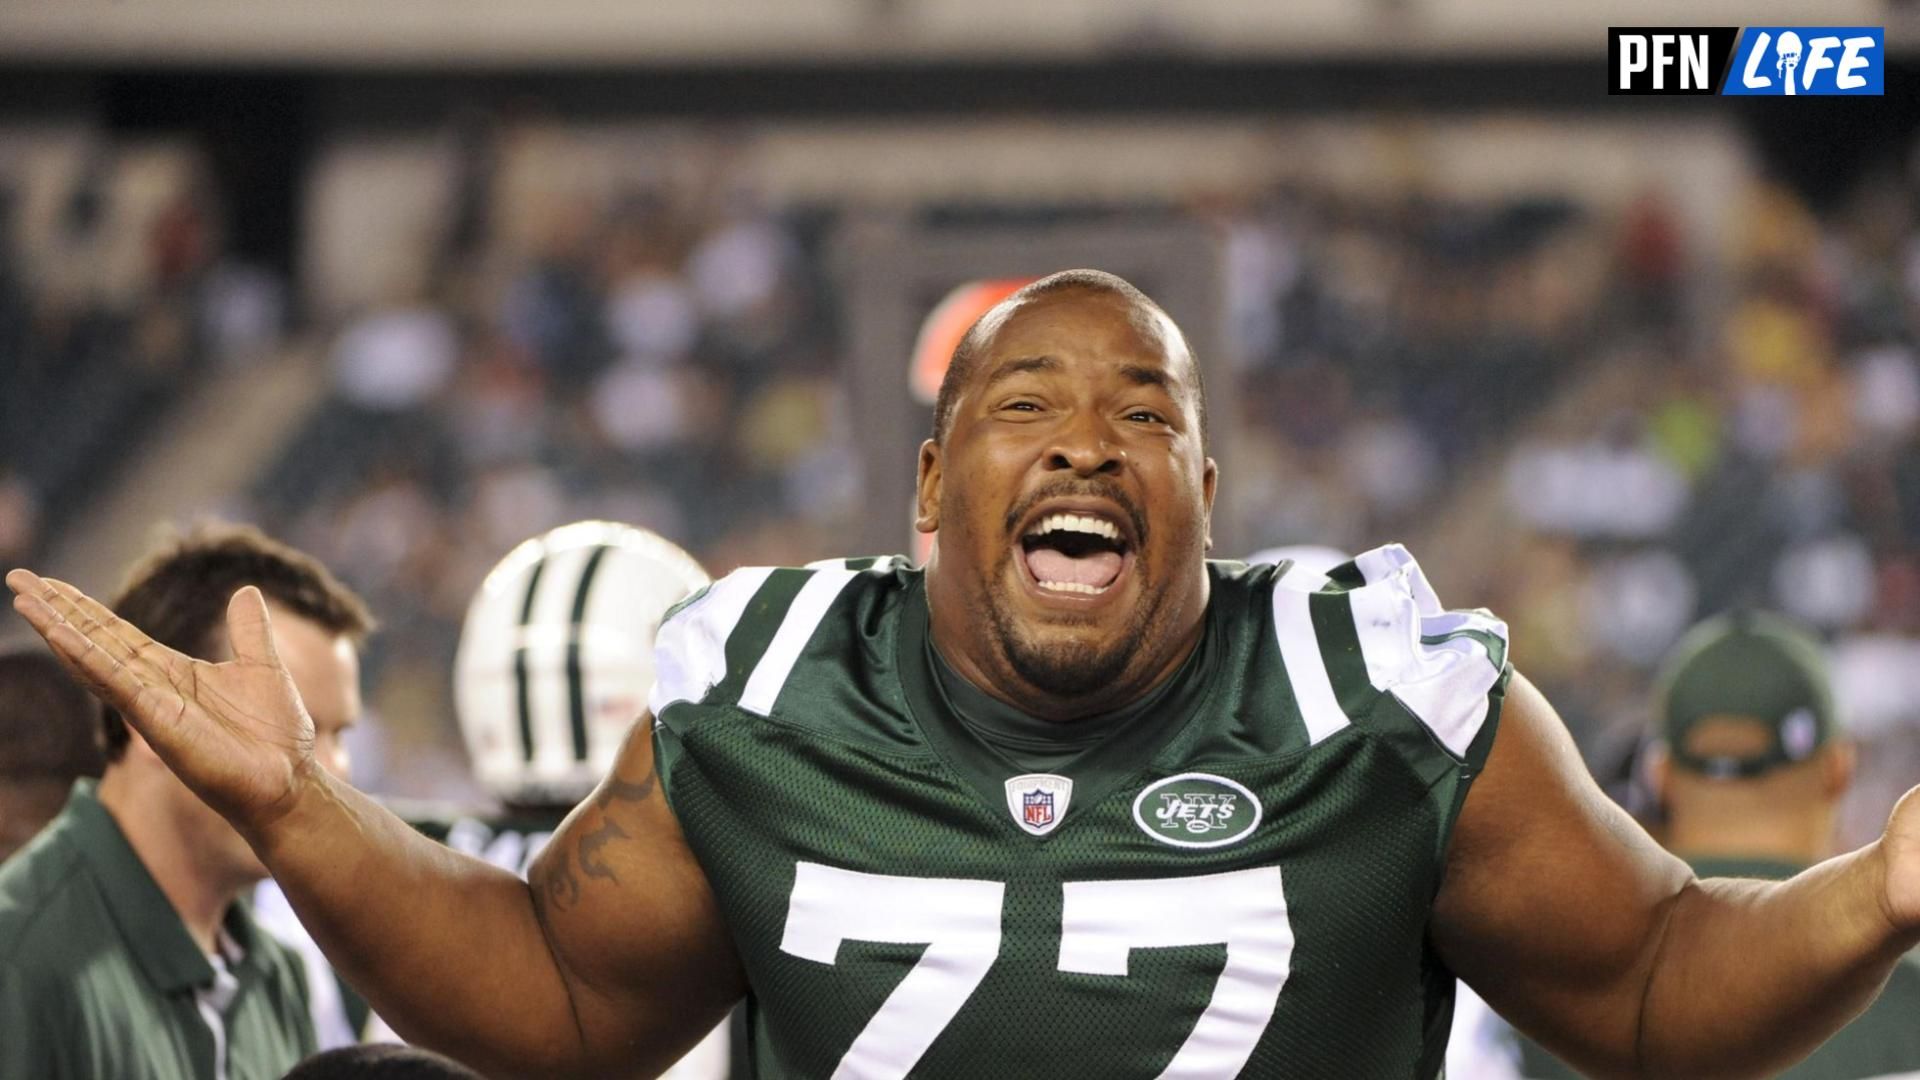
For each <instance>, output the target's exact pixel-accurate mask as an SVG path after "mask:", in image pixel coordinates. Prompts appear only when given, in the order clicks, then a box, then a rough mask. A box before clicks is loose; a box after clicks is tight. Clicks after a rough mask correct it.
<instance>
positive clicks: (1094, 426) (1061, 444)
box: [1047, 421, 1127, 476]
mask: <svg viewBox="0 0 1920 1080" xmlns="http://www.w3.org/2000/svg"><path fill="white" fill-rule="evenodd" d="M1126 461H1127V452H1126V451H1125V450H1121V449H1119V448H1118V447H1116V446H1114V445H1113V444H1112V443H1110V442H1108V441H1107V439H1106V435H1105V433H1104V432H1102V431H1101V430H1100V426H1099V424H1098V423H1096V422H1086V421H1083V422H1080V423H1076V424H1071V425H1069V426H1068V427H1067V428H1066V429H1064V430H1062V431H1061V432H1060V436H1059V438H1058V439H1056V440H1055V441H1054V444H1053V445H1052V446H1050V447H1048V448H1047V469H1048V470H1049V471H1064V472H1072V473H1074V474H1075V475H1078V476H1101V475H1105V476H1114V475H1117V474H1118V473H1119V472H1120V470H1121V469H1122V468H1124V467H1125V466H1126Z"/></svg>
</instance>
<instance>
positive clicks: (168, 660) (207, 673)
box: [7, 571, 313, 821]
mask: <svg viewBox="0 0 1920 1080" xmlns="http://www.w3.org/2000/svg"><path fill="white" fill-rule="evenodd" d="M7 584H8V586H9V587H11V588H13V590H14V591H15V592H16V593H18V594H19V596H18V597H17V598H16V599H15V600H14V607H15V608H16V609H18V610H19V611H20V613H21V614H22V615H25V616H26V618H27V621H28V622H30V623H32V624H33V628H34V629H35V630H37V631H39V632H40V635H41V636H42V637H44V638H46V639H47V644H48V645H50V646H51V647H52V648H53V651H54V652H55V654H56V655H58V656H59V657H60V659H61V660H62V661H64V662H65V663H66V665H67V667H68V668H69V669H70V670H72V671H73V672H74V673H75V674H76V675H77V676H79V677H80V679H81V680H82V681H84V682H85V683H86V684H87V685H88V687H89V688H90V689H92V690H93V692H94V693H95V694H96V695H98V696H99V697H100V699H101V700H102V701H104V702H106V703H107V704H109V705H111V706H113V707H114V708H115V709H118V710H119V711H120V713H121V715H122V716H125V717H126V718H127V721H128V723H130V724H131V725H132V726H133V727H134V728H135V729H136V730H138V731H139V732H140V734H141V735H142V736H143V737H144V738H145V739H146V740H147V743H148V744H149V745H151V746H152V747H153V749H154V751H155V752H156V753H158V754H159V755H160V757H161V758H162V759H163V760H165V761H166V762H167V764H168V765H169V766H171V767H172V768H173V770H174V772H175V773H177V774H178V775H179V776H180V778H181V779H182V780H184V781H185V782H186V783H187V786H189V787H191V788H193V790H194V791H195V792H196V793H197V794H198V795H199V796H200V797H201V798H203V799H205V800H206V801H207V802H208V804H209V805H211V806H213V807H214V808H215V809H216V810H219V811H221V812H222V813H223V814H226V815H227V816H228V817H229V818H233V819H235V820H236V821H240V820H251V819H257V818H258V817H260V816H262V815H269V814H271V813H272V812H273V810H274V808H275V807H276V806H277V805H279V804H281V803H282V802H283V800H285V799H286V797H287V796H288V795H289V794H290V792H291V790H292V787H293V784H294V782H295V780H296V779H297V777H298V776H299V774H300V772H301V771H302V770H303V769H304V768H305V767H306V765H307V764H308V763H310V762H311V760H312V747H313V721H312V719H311V718H309V717H308V716H307V711H306V708H305V706H303V705H302V704H301V702H300V695H299V693H298V692H297V691H296V690H295V689H294V686H293V680H292V678H290V677H289V676H288V675H287V671H286V668H285V667H284V666H282V665H281V663H280V661H279V657H278V656H277V655H276V654H275V652H274V649H273V638H272V630H271V628H270V626H269V625H268V621H267V612H266V605H265V602H264V601H263V600H261V598H260V594H259V592H258V590H252V589H248V590H242V591H241V593H239V594H238V595H236V596H235V597H234V599H233V602H232V603H231V604H230V605H229V606H228V610H227V625H228V636H229V639H230V640H231V642H232V644H233V652H234V659H232V660H229V661H226V662H224V663H218V664H214V663H207V662H206V661H202V660H195V659H193V658H191V657H188V656H185V655H183V654H181V653H179V652H176V651H174V650H173V649H169V648H167V647H166V646H164V645H161V644H159V643H158V642H156V641H154V640H153V639H151V638H149V637H148V636H147V635H146V634H144V633H142V632H141V631H140V630H139V628H137V627H135V626H133V625H132V624H131V623H128V622H126V621H125V620H122V619H120V618H119V617H118V616H115V615H114V614H113V613H112V612H110V611H108V610H107V609H106V607H104V606H103V605H101V604H100V603H99V602H98V601H96V600H93V599H92V598H91V597H88V596H87V595H86V594H84V593H82V592H80V591H79V590H78V589H75V588H73V587H72V586H70V585H66V584H63V583H60V582H53V581H47V580H44V579H41V578H38V577H35V576H34V575H32V574H29V573H26V572H25V571H15V572H14V573H13V574H9V575H8V576H7Z"/></svg>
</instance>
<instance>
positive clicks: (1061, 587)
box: [1040, 581, 1113, 596]
mask: <svg viewBox="0 0 1920 1080" xmlns="http://www.w3.org/2000/svg"><path fill="white" fill-rule="evenodd" d="M1040 587H1041V588H1043V589H1047V590H1050V591H1052V592H1071V593H1085V594H1086V595H1088V596H1099V595H1100V594H1101V593H1103V592H1106V591H1107V590H1108V589H1110V588H1112V587H1113V586H1111V585H1102V586H1100V587H1099V588H1095V587H1093V586H1092V585H1082V584H1080V583H1079V582H1077V581H1042V582H1040Z"/></svg>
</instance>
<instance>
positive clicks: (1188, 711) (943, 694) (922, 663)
mask: <svg viewBox="0 0 1920 1080" xmlns="http://www.w3.org/2000/svg"><path fill="white" fill-rule="evenodd" d="M1215 607H1216V605H1213V604H1209V605H1208V607H1207V625H1206V628H1205V630H1204V632H1203V633H1202V634H1201V637H1200V644H1199V645H1198V646H1196V647H1195V648H1194V650H1193V652H1192V654H1190V655H1189V656H1188V657H1187V659H1186V662H1185V663H1183V664H1182V665H1181V666H1180V669H1179V670H1178V671H1176V672H1174V674H1173V675H1172V676H1170V677H1169V678H1168V679H1167V681H1166V682H1164V683H1162V684H1161V685H1160V686H1159V687H1158V688H1157V689H1155V690H1154V691H1153V692H1152V693H1151V694H1149V695H1148V696H1147V697H1146V698H1144V699H1142V701H1141V702H1139V703H1136V704H1135V705H1129V706H1126V707H1124V708H1122V709H1120V710H1117V711H1116V713H1113V714H1108V715H1107V716H1106V717H1094V718H1092V719H1093V721H1094V722H1096V723H1103V724H1108V723H1110V724H1112V727H1111V730H1110V731H1109V732H1108V733H1107V735H1106V737H1105V738H1103V739H1100V740H1098V741H1095V742H1093V743H1092V744H1091V745H1089V746H1088V747H1087V748H1086V749H1084V750H1082V751H1081V752H1080V753H1079V754H1078V755H1076V756H1075V757H1073V758H1072V759H1071V760H1069V761H1066V762H1064V763H1063V764H1061V765H1059V766H1058V767H1057V768H1054V769H1050V770H1048V771H1050V772H1054V773H1058V774H1060V775H1063V776H1066V777H1068V778H1070V779H1072V780H1073V783H1074V798H1073V808H1072V810H1070V811H1069V816H1068V819H1066V820H1063V821H1062V822H1061V823H1060V829H1066V828H1071V827H1072V826H1073V821H1074V819H1076V818H1078V817H1081V816H1084V815H1086V814H1087V813H1088V812H1090V811H1091V810H1093V808H1094V807H1095V806H1096V805H1098V804H1099V802H1100V801H1101V800H1102V799H1103V798H1105V797H1106V796H1107V795H1109V794H1111V793H1112V792H1113V791H1114V790H1115V789H1117V788H1120V787H1122V786H1125V785H1127V784H1128V782H1129V781H1133V780H1135V779H1137V778H1138V777H1140V776H1142V775H1143V774H1144V773H1145V772H1147V770H1148V767H1149V766H1150V764H1151V763H1152V761H1153V759H1154V757H1155V756H1156V755H1158V754H1159V752H1160V751H1161V749H1162V748H1164V747H1165V746H1166V745H1167V743H1168V742H1170V741H1172V739H1173V737H1174V736H1175V735H1177V734H1179V733H1180V731H1181V730H1182V729H1183V728H1185V727H1186V725H1187V723H1188V722H1189V721H1190V720H1191V719H1192V718H1193V716H1194V715H1195V714H1196V713H1197V712H1198V711H1199V708H1200V706H1201V705H1202V704H1203V703H1204V701H1205V699H1206V697H1207V696H1208V693H1209V691H1210V690H1211V688H1212V687H1213V686H1214V684H1215V682H1216V679H1215V677H1214V676H1215V673H1216V669H1217V667H1218V657H1219V654H1220V652H1221V650H1220V649H1219V648H1218V646H1217V643H1216V642H1215V640H1214V639H1215V637H1216V635H1217V634H1218V633H1219V628H1218V627H1217V626H1215V625H1214V624H1215V616H1214V611H1215ZM929 626H930V619H929V615H928V610H927V597H926V582H925V577H924V575H915V577H914V579H913V581H912V583H911V584H910V585H909V587H908V589H907V595H906V596H905V598H904V601H903V605H902V611H901V622H900V635H899V637H898V639H897V640H896V642H895V649H896V650H897V656H896V658H895V663H896V665H897V667H896V670H898V671H899V672H900V684H901V689H902V690H903V691H904V692H905V695H906V700H907V705H908V711H909V712H910V713H911V714H912V718H913V722H914V725H915V726H916V727H918V728H919V729H920V733H921V735H922V737H924V738H925V739H926V741H927V744H928V745H929V746H931V747H932V748H933V751H934V753H935V754H937V755H938V756H939V757H940V759H941V760H942V761H943V762H944V763H945V764H946V765H947V767H948V768H950V769H952V770H953V771H954V773H956V774H957V775H958V776H959V777H960V778H961V779H962V780H963V781H965V783H966V786H968V787H969V788H972V789H973V792H974V794H975V795H976V796H978V797H979V798H980V799H981V800H982V801H983V802H985V803H986V804H987V805H988V806H990V807H992V808H993V813H994V816H995V817H996V818H997V819H998V820H1000V821H1001V822H1002V823H1003V824H1004V825H1005V826H1006V827H1007V828H1008V829H1009V830H1012V831H1014V832H1020V829H1019V826H1017V825H1016V824H1015V823H1014V822H1013V820H1012V818H1011V816H1010V815H1009V814H1008V813H1007V810H1006V788H1005V783H1006V781H1007V779H1008V778H1009V777H1012V776H1015V775H1018V774H1020V773H1025V772H1028V771H1030V770H1028V769H1025V768H1023V767H1021V766H1020V765H1019V764H1018V763H1016V762H1013V761H1011V760H1009V759H1008V758H1007V757H1006V756H1005V755H1004V754H1003V753H1002V752H1000V751H998V750H996V749H995V748H994V747H992V746H990V745H988V744H987V743H985V742H982V741H981V740H980V739H979V737H978V736H976V735H975V734H974V733H973V732H972V731H970V730H968V725H967V722H966V721H965V720H963V719H961V716H960V709H961V708H964V707H967V706H968V705H970V704H971V705H975V706H977V702H975V701H974V700H973V698H972V696H971V695H965V694H964V692H963V697H965V698H966V700H965V701H963V702H961V703H960V704H959V705H958V706H956V703H955V701H954V700H953V698H952V697H950V696H949V695H948V693H947V691H946V688H945V687H943V686H942V685H941V682H942V680H941V679H940V677H939V675H938V674H937V673H936V671H935V668H934V665H936V664H939V663H941V662H942V661H941V660H940V659H939V657H938V655H937V654H936V653H935V652H934V649H933V639H932V633H931V631H930V629H929ZM954 678H956V679H957V678H958V676H957V675H956V676H954ZM968 689H972V690H973V693H974V694H978V695H979V697H981V698H986V699H987V700H993V701H994V703H995V705H997V706H998V707H999V708H1000V709H1002V710H1006V711H1008V712H1012V711H1013V710H1012V709H1011V707H1010V706H1007V705H1006V704H1005V703H1003V702H998V701H997V700H995V699H991V698H989V697H988V695H986V694H985V693H984V692H983V691H979V690H977V689H974V688H971V687H969V688H968ZM975 718H976V720H979V719H983V718H981V717H979V716H978V715H977V714H976V717H975ZM1001 719H1002V720H1004V719H1007V718H1006V717H1004V716H1003V717H1001ZM1023 719H1024V720H1025V721H1027V723H1026V724H1023V725H1021V727H1022V729H1023V730H1025V731H1028V732H1032V731H1034V730H1038V728H1037V725H1040V724H1043V723H1045V721H1041V720H1038V719H1037V718H1034V717H1023ZM1060 829H1055V830H1053V831H1052V832H1050V833H1047V834H1046V835H1045V836H1042V837H1038V838H1037V839H1040V840H1045V839H1047V838H1048V837H1051V836H1055V835H1058V833H1059V832H1060ZM1021 835H1026V834H1025V833H1021Z"/></svg>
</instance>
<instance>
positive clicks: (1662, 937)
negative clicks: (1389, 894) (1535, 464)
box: [1434, 677, 1920, 1078]
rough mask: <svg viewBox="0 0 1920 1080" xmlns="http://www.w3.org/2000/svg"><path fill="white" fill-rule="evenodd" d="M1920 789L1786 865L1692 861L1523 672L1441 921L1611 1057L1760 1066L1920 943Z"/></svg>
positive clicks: (1627, 1063)
mask: <svg viewBox="0 0 1920 1080" xmlns="http://www.w3.org/2000/svg"><path fill="white" fill-rule="evenodd" d="M1917 816H1920V799H1916V798H1915V797H1914V796H1912V795H1909V796H1908V798H1907V799H1906V800H1904V801H1903V803H1902V806H1901V808H1900V809H1899V810H1897V811H1896V812H1895V816H1894V822H1893V824H1892V825H1890V826H1889V829H1888V835H1887V837H1886V838H1884V839H1883V840H1881V841H1880V842H1878V843H1876V844H1874V845H1872V846H1870V847H1868V848H1865V849H1862V850H1861V851H1858V852H1855V853H1853V854H1851V855H1846V856H1842V857H1840V858H1838V859H1833V860H1830V861H1828V862H1826V863H1823V864H1821V865H1820V866H1817V867H1814V868H1813V869H1811V870H1808V871H1807V872H1806V873H1804V874H1801V875H1800V876H1799V877H1796V878H1794V879H1793V880H1792V881H1788V882H1779V883H1760V882H1742V881H1728V880H1712V881H1704V882H1703V881H1699V880H1696V879H1695V878H1694V877H1693V875H1692V873H1691V872H1690V871H1689V870H1688V869H1687V867H1686V866H1685V864H1683V863H1681V862H1680V861H1679V860H1678V859H1676V858H1674V857H1673V856H1671V855H1669V854H1667V853H1666V852H1664V851H1662V850H1661V849H1660V848H1659V846H1658V845H1656V844H1655V843H1654V842H1653V840H1652V839H1651V838H1650V837H1648V836H1647V835H1646V833H1645V832H1644V831H1643V830H1642V829H1641V828H1640V827H1639V826H1638V825H1637V824H1636V823H1635V822H1634V821H1633V820H1632V819H1631V818H1629V817H1628V816H1627V814H1626V813H1625V811H1623V810H1621V809H1620V808H1619V807H1617V806H1615V805H1614V804H1613V803H1612V802H1611V801H1609V800H1608V799H1607V798H1606V797H1605V796H1604V795H1603V794H1602V793H1601V792H1600V790H1599V788H1598V787H1597V786H1596V785H1595V784H1594V783H1593V780H1592V778H1591V777H1590V776H1589V775H1588V773H1587V771H1586V768H1585V766H1584V765H1583V764H1582V763H1581V761H1580V758H1579V755H1578V753H1577V752H1576V750H1575V749H1574V746H1573V741H1572V740H1571V739H1570V738H1569V737H1568V736H1567V733H1566V729H1565V726H1564V725H1563V724H1562V723H1561V721H1560V719H1559V717H1558V716H1556V715H1555V714H1554V712H1553V709H1552V707H1551V706H1550V705H1548V704H1547V702H1546V699H1545V698H1543V697H1542V696H1541V695H1540V693H1539V691H1538V690H1536V689H1534V687H1533V686H1532V685H1531V684H1529V683H1527V682H1526V681H1525V680H1524V679H1521V678H1519V677H1515V679H1514V680H1513V684H1512V686H1511V688H1510V690H1509V692H1508V694H1507V702H1506V706H1505V709H1504V710H1503V716H1502V720H1501V728H1500V733H1499V735H1498V736H1497V738H1496V740H1495V743H1494V748H1493V754H1492V757H1491V758H1490V759H1489V760H1488V763H1487V768H1486V771H1485V773H1484V774H1483V775H1482V776H1481V777H1480V779H1479V780H1477V781H1476V782H1475V784H1474V787H1473V790H1472V792H1471V793H1470V794H1469V795H1468V797H1467V803H1466V807H1465V809H1464V810H1463V811H1462V814H1461V818H1460V822H1459V824H1458V826H1457V827H1456V830H1455V834H1454V838H1453V844H1452V847H1451V849H1450V850H1449V852H1448V858H1447V877H1446V881H1445V884H1444V885H1443V886H1442V888H1441V892H1440V898H1439V901H1438V903H1437V906H1436V909H1435V918H1434V940H1435V944H1436V945H1437V947H1438V948H1439V949H1440V952H1441V954H1442V955H1443V956H1444V957H1445V958H1446V960H1447V962H1448V964H1449V965H1451V966H1452V967H1453V969H1454V970H1455V971H1456V972H1457V973H1459V975H1460V976H1461V977H1462V978H1464V979H1466V980H1467V982H1468V983H1469V984H1470V985H1472V986H1473V987H1474V989H1475V990H1477V991H1479V992H1480V994H1481V996H1483V997H1485V998H1486V999H1487V1001H1488V1002H1489V1003H1490V1004H1491V1005H1493V1007H1494V1008H1495V1009H1496V1010H1498V1011H1499V1012H1500V1013H1501V1014H1502V1015H1504V1016H1506V1017H1507V1018H1508V1019H1510V1020H1512V1021H1513V1022H1514V1023H1515V1024H1516V1025H1518V1026H1519V1027H1520V1028H1521V1029H1522V1030H1524V1031H1526V1032H1527V1033H1528V1034H1530V1035H1532V1036H1534V1037H1535V1038H1537V1039H1539V1040H1540V1042H1541V1043H1542V1044H1543V1045H1545V1046H1547V1047H1548V1048H1549V1049H1551V1050H1553V1051H1554V1052H1555V1053H1557V1054H1559V1055H1561V1056H1562V1057H1564V1058H1566V1059H1567V1060H1568V1061H1570V1062H1572V1063H1573V1064H1575V1065H1577V1066H1579V1067H1580V1068H1582V1069H1583V1070H1587V1071H1591V1072H1593V1073H1595V1074H1598V1075H1602V1076H1660V1077H1671V1076H1685V1077H1701V1078H1705V1077H1719V1076H1763V1075H1771V1074H1772V1073H1774V1072H1777V1071H1778V1070H1779V1069H1781V1068H1784V1067H1785V1066H1786V1065H1788V1064H1790V1063H1791V1062H1793V1061H1796V1060H1798V1059H1799V1058H1801V1057H1803V1056H1805V1055H1806V1054H1807V1053H1809V1052H1811V1051H1812V1050H1813V1049H1814V1048H1815V1047H1816V1046H1818V1045H1819V1044H1820V1043H1821V1042H1822V1041H1824V1040H1825V1039H1826V1038H1827V1037H1828V1036H1829V1035H1831V1034H1832V1033H1833V1032H1834V1031H1836V1030H1838V1029H1839V1028H1840V1027H1841V1026H1842V1025H1844V1024H1845V1023H1846V1022H1847V1021H1848V1020H1849V1019H1851V1018H1852V1017H1853V1016H1854V1015H1856V1014H1857V1013H1858V1012H1859V1011H1860V1010H1861V1009H1863V1008H1865V1007H1866V1005H1867V1004H1868V1003H1869V1002H1870V1001H1871V1000H1872V999H1873V996H1874V995H1875V994H1876V993H1878V992H1879V988H1880V986H1881V984H1882V983H1884V982H1885V980H1886V978H1887V975H1888V974H1889V973H1890V972H1891V971H1892V969H1893V965H1894V963H1895V962H1896V961H1897V960H1898V958H1899V957H1900V955H1901V953H1903V952H1904V951H1905V950H1906V949H1909V948H1912V947H1913V946H1914V945H1915V944H1916V943H1920V889H1916V888H1915V886H1916V885H1920V876H1916V871H1915V869H1914V867H1915V866H1916V865H1920V859H1917V858H1916V857H1917V856H1920V845H1916V844H1915V843H1914V836H1915V833H1916V827H1915V823H1914V822H1915V818H1916V817H1917Z"/></svg>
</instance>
